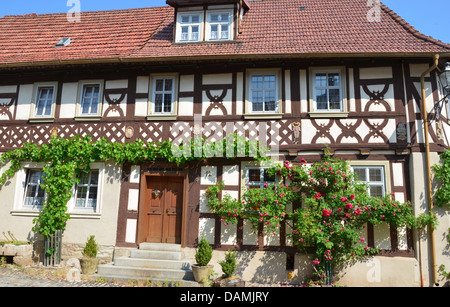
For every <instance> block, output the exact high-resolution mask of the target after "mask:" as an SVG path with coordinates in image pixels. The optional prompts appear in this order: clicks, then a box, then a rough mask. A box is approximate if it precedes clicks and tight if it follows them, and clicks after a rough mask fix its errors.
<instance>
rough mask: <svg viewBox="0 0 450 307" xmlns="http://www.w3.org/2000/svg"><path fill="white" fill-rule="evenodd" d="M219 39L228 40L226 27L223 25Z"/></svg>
mask: <svg viewBox="0 0 450 307" xmlns="http://www.w3.org/2000/svg"><path fill="white" fill-rule="evenodd" d="M220 38H221V39H228V26H227V25H223V26H222V32H221V34H220Z"/></svg>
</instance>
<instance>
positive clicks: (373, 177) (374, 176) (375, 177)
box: [369, 168, 382, 182]
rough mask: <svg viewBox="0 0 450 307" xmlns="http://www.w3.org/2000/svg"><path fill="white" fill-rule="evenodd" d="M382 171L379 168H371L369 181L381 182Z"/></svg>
mask: <svg viewBox="0 0 450 307" xmlns="http://www.w3.org/2000/svg"><path fill="white" fill-rule="evenodd" d="M381 175H382V174H381V169H379V168H370V169H369V180H370V181H376V182H381V181H382V178H381Z"/></svg>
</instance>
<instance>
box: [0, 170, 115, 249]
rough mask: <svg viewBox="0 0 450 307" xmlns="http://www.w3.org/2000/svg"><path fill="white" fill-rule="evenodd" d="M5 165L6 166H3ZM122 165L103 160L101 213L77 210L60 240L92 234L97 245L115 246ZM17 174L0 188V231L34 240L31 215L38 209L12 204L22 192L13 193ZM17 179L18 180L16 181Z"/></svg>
mask: <svg viewBox="0 0 450 307" xmlns="http://www.w3.org/2000/svg"><path fill="white" fill-rule="evenodd" d="M4 169H7V166H6V167H4ZM120 174H121V167H120V166H118V165H116V164H106V166H105V176H104V177H103V190H102V195H101V199H102V203H101V205H100V206H101V208H102V211H101V214H100V215H86V216H84V217H83V216H82V215H80V214H77V217H76V218H72V219H70V220H69V221H68V223H67V229H66V230H65V232H64V236H63V244H82V245H84V243H85V242H86V240H87V238H88V237H89V236H90V235H95V237H96V240H97V242H98V243H99V245H105V246H114V245H115V243H116V233H117V218H118V206H119V196H120V195H119V194H120V179H121V178H120ZM17 180H18V179H17V176H14V177H13V178H11V180H10V181H9V182H8V183H7V184H6V185H5V186H3V187H2V188H1V189H0V216H1V223H0V233H1V232H4V231H5V232H7V231H11V232H12V233H13V234H14V236H15V237H16V238H17V239H18V240H33V239H34V237H35V233H34V232H33V231H32V228H33V219H34V218H36V217H37V216H38V213H37V212H34V213H33V212H20V211H18V210H15V209H17V208H14V203H15V197H17V195H23V193H22V194H21V193H16V186H19V187H20V186H21V184H20V183H19V182H18V181H17ZM18 183H19V184H18Z"/></svg>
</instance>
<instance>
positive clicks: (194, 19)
mask: <svg viewBox="0 0 450 307" xmlns="http://www.w3.org/2000/svg"><path fill="white" fill-rule="evenodd" d="M191 17H192V21H191V22H192V23H199V22H200V16H199V15H192V16H191Z"/></svg>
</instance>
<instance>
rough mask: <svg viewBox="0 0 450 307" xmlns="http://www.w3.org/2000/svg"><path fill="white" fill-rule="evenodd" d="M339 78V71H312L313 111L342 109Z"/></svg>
mask: <svg viewBox="0 0 450 307" xmlns="http://www.w3.org/2000/svg"><path fill="white" fill-rule="evenodd" d="M341 79H342V78H341V74H340V72H339V71H332V72H326V71H320V72H319V71H317V72H315V73H314V80H313V82H314V101H315V111H319V112H323V111H324V112H327V111H343V104H342V81H341Z"/></svg>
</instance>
